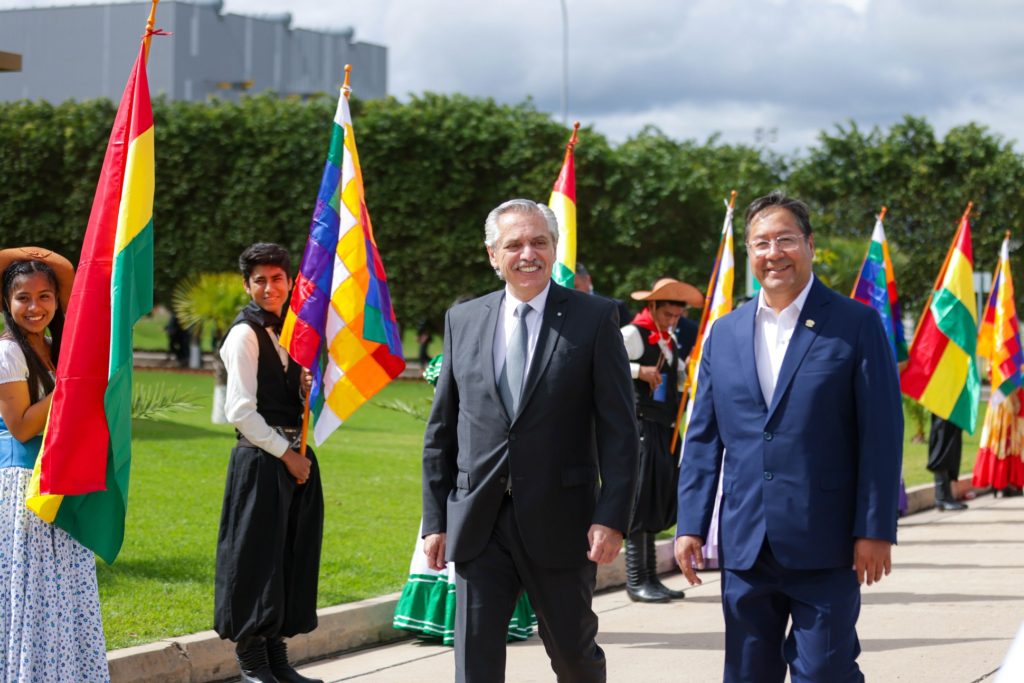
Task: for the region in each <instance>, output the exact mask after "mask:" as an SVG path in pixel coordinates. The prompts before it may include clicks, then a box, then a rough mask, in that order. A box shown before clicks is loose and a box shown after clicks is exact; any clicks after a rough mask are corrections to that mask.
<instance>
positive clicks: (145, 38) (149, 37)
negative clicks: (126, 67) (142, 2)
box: [142, 0, 160, 64]
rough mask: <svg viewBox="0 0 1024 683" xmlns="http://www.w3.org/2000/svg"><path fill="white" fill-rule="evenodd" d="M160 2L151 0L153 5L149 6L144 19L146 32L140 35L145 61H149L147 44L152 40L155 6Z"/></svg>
mask: <svg viewBox="0 0 1024 683" xmlns="http://www.w3.org/2000/svg"><path fill="white" fill-rule="evenodd" d="M158 4H160V0H153V5H152V6H151V7H150V8H149V18H148V19H146V33H145V35H144V36H143V37H142V40H143V42H144V43H145V44H146V63H147V64H148V63H149V44H150V42H151V41H152V40H153V27H154V26H155V25H156V6H157V5H158Z"/></svg>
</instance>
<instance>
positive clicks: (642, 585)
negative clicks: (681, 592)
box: [626, 531, 668, 602]
mask: <svg viewBox="0 0 1024 683" xmlns="http://www.w3.org/2000/svg"><path fill="white" fill-rule="evenodd" d="M626 594H627V595H629V599H630V600H632V601H633V602H668V596H667V595H665V594H664V593H662V592H661V591H659V590H658V589H657V587H656V586H655V585H654V584H653V583H651V581H650V579H649V578H648V576H647V546H646V544H645V543H644V533H643V532H642V531H638V532H637V533H635V534H631V535H630V536H629V538H627V539H626Z"/></svg>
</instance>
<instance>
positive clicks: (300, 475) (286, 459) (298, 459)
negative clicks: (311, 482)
mask: <svg viewBox="0 0 1024 683" xmlns="http://www.w3.org/2000/svg"><path fill="white" fill-rule="evenodd" d="M281 462H283V463H284V466H285V467H287V468H288V474H290V475H292V476H293V477H294V478H295V483H297V484H299V485H300V486H301V485H302V484H305V483H306V480H307V479H309V468H310V467H311V463H310V461H309V458H307V457H305V456H303V455H299V454H298V453H296V452H295V451H293V450H292V449H291V448H289V449H288V450H286V451H285V452H284V455H282V456H281Z"/></svg>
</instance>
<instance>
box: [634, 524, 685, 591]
mask: <svg viewBox="0 0 1024 683" xmlns="http://www.w3.org/2000/svg"><path fill="white" fill-rule="evenodd" d="M644 546H645V547H646V549H647V552H646V553H645V555H646V560H647V580H648V581H649V582H650V584H651V585H652V586H654V590H656V591H657V592H659V593H661V594H662V595H664V596H665V597H667V598H668V599H669V600H682V599H683V598H685V597H686V593H684V592H683V591H677V590H672V589H671V588H669V587H668V586H666V585H665V584H663V583H662V582H661V580H660V579H658V551H657V549H656V548H655V547H654V534H644Z"/></svg>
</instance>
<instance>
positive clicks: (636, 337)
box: [619, 325, 686, 389]
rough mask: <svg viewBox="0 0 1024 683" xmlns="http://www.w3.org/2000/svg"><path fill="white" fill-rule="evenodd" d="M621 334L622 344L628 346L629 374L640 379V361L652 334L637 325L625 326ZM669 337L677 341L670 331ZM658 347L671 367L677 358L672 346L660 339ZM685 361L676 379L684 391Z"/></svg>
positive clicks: (678, 385)
mask: <svg viewBox="0 0 1024 683" xmlns="http://www.w3.org/2000/svg"><path fill="white" fill-rule="evenodd" d="M619 332H621V333H622V343H624V344H625V345H626V357H627V358H628V359H629V374H630V376H631V377H632V378H633V379H638V378H639V377H640V363H639V362H638V361H639V359H640V358H641V357H642V356H643V355H644V349H645V348H646V347H647V339H646V337H647V336H648V335H649V334H650V332H648V331H647V330H644V329H641V328H639V327H637V326H636V325H624V326H622V328H620V330H619ZM669 336H671V337H672V341H673V342H675V341H676V337H675V335H674V334H673V333H672V331H671V330H669ZM658 346H659V347H660V348H661V353H662V355H663V356H665V364H666V365H670V364H671V363H672V358H673V357H674V356H675V354H674V353H673V352H672V344H670V343H669V342H668V340H667V339H661V338H659V339H658ZM685 360H686V359H685V358H681V359H680V360H679V368H678V373H677V374H678V376H677V377H676V385H677V388H678V389H682V388H683V386H684V385H685V384H686V363H685V362H684V361H685Z"/></svg>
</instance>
